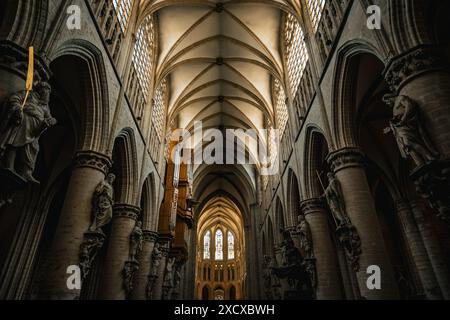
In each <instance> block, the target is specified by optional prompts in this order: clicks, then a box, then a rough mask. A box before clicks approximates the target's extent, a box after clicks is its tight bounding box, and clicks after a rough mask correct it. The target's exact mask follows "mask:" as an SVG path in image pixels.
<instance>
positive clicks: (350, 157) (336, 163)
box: [327, 148, 365, 173]
mask: <svg viewBox="0 0 450 320" xmlns="http://www.w3.org/2000/svg"><path fill="white" fill-rule="evenodd" d="M364 157H365V156H364V153H363V152H362V151H361V150H359V149H358V148H344V149H341V150H338V151H335V152H332V153H330V155H329V156H328V157H327V161H328V163H329V164H330V166H331V170H332V171H333V172H334V173H337V172H339V171H341V170H343V169H347V168H355V167H359V168H363V167H364V163H365V161H364Z"/></svg>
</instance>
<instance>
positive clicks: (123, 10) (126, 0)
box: [113, 0, 133, 32]
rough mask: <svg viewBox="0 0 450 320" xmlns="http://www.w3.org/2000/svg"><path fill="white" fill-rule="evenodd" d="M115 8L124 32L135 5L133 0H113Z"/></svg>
mask: <svg viewBox="0 0 450 320" xmlns="http://www.w3.org/2000/svg"><path fill="white" fill-rule="evenodd" d="M113 5H114V9H116V14H117V19H118V20H119V23H120V27H121V28H122V32H125V29H126V28H127V25H128V21H129V19H130V15H131V8H132V7H133V0H113Z"/></svg>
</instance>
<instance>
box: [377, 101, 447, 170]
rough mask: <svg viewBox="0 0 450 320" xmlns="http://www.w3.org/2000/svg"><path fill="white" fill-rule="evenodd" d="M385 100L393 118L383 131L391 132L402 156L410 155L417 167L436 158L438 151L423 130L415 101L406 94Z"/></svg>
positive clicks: (406, 157)
mask: <svg viewBox="0 0 450 320" xmlns="http://www.w3.org/2000/svg"><path fill="white" fill-rule="evenodd" d="M386 101H387V102H388V103H390V104H391V105H392V107H393V110H392V112H393V118H392V119H391V121H390V127H389V128H386V129H385V130H384V133H386V134H387V133H389V132H392V133H393V135H394V136H395V139H396V140H397V144H398V147H399V149H400V153H401V155H402V157H403V158H405V159H408V158H409V157H411V159H412V160H413V161H414V162H415V164H416V165H417V166H418V167H420V166H423V165H425V164H426V163H429V162H431V161H433V160H436V159H437V158H438V157H439V153H438V151H437V150H436V149H435V148H434V147H433V145H432V143H431V141H430V139H429V138H428V135H427V133H426V132H425V130H424V127H423V123H422V120H421V117H420V108H419V106H418V105H417V103H415V102H414V101H413V100H411V99H410V98H409V97H407V96H398V97H397V98H396V99H395V102H394V100H393V99H391V100H386Z"/></svg>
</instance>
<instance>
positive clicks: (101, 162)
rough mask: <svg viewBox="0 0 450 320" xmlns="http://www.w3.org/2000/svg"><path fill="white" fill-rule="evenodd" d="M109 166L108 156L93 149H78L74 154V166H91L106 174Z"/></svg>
mask: <svg viewBox="0 0 450 320" xmlns="http://www.w3.org/2000/svg"><path fill="white" fill-rule="evenodd" d="M111 166H112V161H111V159H110V158H109V157H108V156H105V155H103V154H101V153H98V152H95V151H79V152H77V154H76V156H75V167H76V168H92V169H95V170H99V171H101V172H102V173H104V174H105V175H106V174H107V173H108V172H109V169H110V168H111Z"/></svg>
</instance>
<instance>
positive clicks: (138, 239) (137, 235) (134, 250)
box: [129, 221, 144, 261]
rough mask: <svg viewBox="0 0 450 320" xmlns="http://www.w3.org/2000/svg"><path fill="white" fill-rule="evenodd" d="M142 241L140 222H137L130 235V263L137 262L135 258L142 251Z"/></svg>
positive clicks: (142, 234)
mask: <svg viewBox="0 0 450 320" xmlns="http://www.w3.org/2000/svg"><path fill="white" fill-rule="evenodd" d="M143 239H144V233H143V232H142V222H141V221H138V222H136V225H135V226H134V229H133V231H132V232H131V235H130V257H129V260H130V261H137V259H136V257H137V256H138V255H139V253H140V252H141V251H142V243H143Z"/></svg>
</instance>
